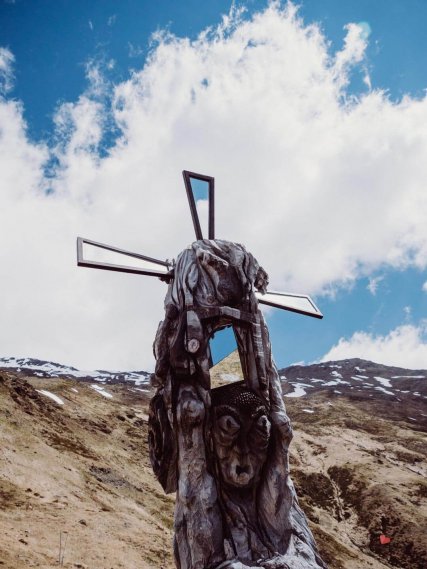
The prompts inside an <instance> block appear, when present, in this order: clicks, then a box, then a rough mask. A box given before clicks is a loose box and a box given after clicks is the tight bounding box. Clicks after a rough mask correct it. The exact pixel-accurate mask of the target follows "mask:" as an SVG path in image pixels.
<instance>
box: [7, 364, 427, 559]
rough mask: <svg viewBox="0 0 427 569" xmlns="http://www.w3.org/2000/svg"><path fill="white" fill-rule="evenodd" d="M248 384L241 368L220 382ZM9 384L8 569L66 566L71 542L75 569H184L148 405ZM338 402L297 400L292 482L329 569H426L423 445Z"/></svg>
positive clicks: (34, 382) (403, 427) (72, 386)
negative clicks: (238, 377)
mask: <svg viewBox="0 0 427 569" xmlns="http://www.w3.org/2000/svg"><path fill="white" fill-rule="evenodd" d="M237 372H238V366H236V361H235V358H234V359H233V357H231V358H230V359H229V361H228V362H227V361H226V360H223V362H221V363H220V364H219V365H218V367H217V369H216V377H217V380H220V381H223V380H224V378H223V377H222V378H221V377H220V375H221V374H223V373H237ZM0 377H1V378H2V379H0V452H1V455H0V456H1V463H0V535H1V536H2V539H1V540H0V567H2V566H4V567H7V569H21V568H23V567H36V566H37V567H40V568H42V569H43V568H46V569H47V568H48V567H49V568H51V567H53V566H55V565H57V564H58V563H57V560H58V554H59V539H60V533H61V532H63V538H65V535H67V536H68V538H67V544H66V549H65V556H64V567H68V568H78V567H80V568H81V567H87V568H88V569H111V568H114V569H119V568H120V569H136V567H138V568H146V567H172V566H173V561H172V547H171V537H172V532H171V526H172V515H173V514H172V510H173V498H171V497H169V496H165V495H164V494H163V492H162V490H161V489H160V486H159V485H158V484H157V482H156V481H155V479H154V477H153V475H152V472H151V468H150V465H149V460H148V456H147V444H146V436H147V426H146V412H147V402H148V399H147V395H146V394H144V393H143V392H141V391H137V390H134V389H133V388H132V387H130V386H128V385H115V386H108V387H107V388H106V389H107V391H110V392H111V393H112V394H113V396H114V397H113V399H107V398H104V397H102V396H101V395H100V394H98V393H96V392H95V391H94V390H93V389H91V387H90V385H89V384H82V383H81V382H76V381H73V380H55V379H36V378H30V379H28V381H25V380H24V379H18V378H15V377H14V376H13V374H11V373H9V374H2V376H0ZM217 380H215V381H217ZM35 388H37V389H48V390H49V391H52V392H54V393H56V394H58V395H59V396H60V397H62V398H63V400H64V403H65V404H64V406H59V405H57V404H56V403H54V402H53V401H51V400H50V399H48V398H46V397H45V396H43V395H41V394H39V393H38V392H37V391H36V390H35ZM75 390H77V392H76V391H75ZM329 403H332V405H330V404H329ZM329 403H328V401H326V398H325V395H324V394H322V393H318V394H315V396H310V398H307V397H302V398H297V399H286V404H287V408H288V413H289V415H290V417H291V419H292V422H293V427H294V431H295V437H294V441H293V443H292V446H291V451H292V452H291V463H292V477H293V479H294V482H295V484H296V487H297V489H298V494H299V496H300V501H301V505H302V506H303V508H304V510H305V511H306V513H307V514H308V517H309V519H310V522H311V527H312V529H313V531H314V533H315V535H316V538H317V541H318V544H319V547H320V549H321V551H322V554H323V556H324V558H325V559H326V560H327V561H328V562H329V564H330V568H331V569H341V568H344V569H356V568H357V569H382V568H385V567H400V568H405V569H406V568H408V569H409V567H410V568H411V569H420V568H421V567H423V568H424V567H426V566H427V560H426V552H427V541H426V537H425V536H426V532H425V520H426V519H427V485H426V482H425V475H426V453H427V449H426V442H425V433H423V432H420V431H415V430H413V429H412V428H411V426H410V425H408V424H407V423H405V422H398V421H390V420H389V419H387V418H384V417H381V416H377V415H374V414H373V413H372V411H371V410H370V408H369V407H367V405H368V404H367V403H366V402H363V407H358V406H357V402H354V401H350V400H348V399H347V398H346V397H344V396H335V397H334V398H333V400H331V401H330V402H329ZM307 409H309V410H312V411H314V412H313V413H308V412H307ZM64 532H68V533H67V534H65V533H64ZM381 532H384V533H385V534H386V535H388V536H390V537H391V538H392V541H391V543H390V544H389V545H386V546H381V545H380V544H379V539H378V537H379V534H380V533H381Z"/></svg>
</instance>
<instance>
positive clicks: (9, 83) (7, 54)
mask: <svg viewBox="0 0 427 569" xmlns="http://www.w3.org/2000/svg"><path fill="white" fill-rule="evenodd" d="M14 60H15V58H14V56H13V53H12V52H11V51H10V50H9V49H7V48H5V47H0V95H5V94H6V93H8V92H9V91H10V90H11V89H12V87H13V79H14V78H13V68H12V66H13V62H14Z"/></svg>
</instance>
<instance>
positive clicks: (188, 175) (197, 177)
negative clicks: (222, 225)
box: [182, 170, 215, 240]
mask: <svg viewBox="0 0 427 569" xmlns="http://www.w3.org/2000/svg"><path fill="white" fill-rule="evenodd" d="M182 175H183V177H184V184H185V189H186V191H187V198H188V203H189V206H190V212H191V217H192V220H193V226H194V231H195V233H196V239H197V240H200V239H203V238H204V237H203V233H202V229H201V227H200V220H199V215H198V213H197V207H196V200H195V199H194V194H193V189H192V187H191V178H194V179H195V180H201V181H202V182H208V184H209V228H208V239H215V178H213V177H212V176H205V175H204V174H197V173H196V172H190V171H189V170H183V171H182Z"/></svg>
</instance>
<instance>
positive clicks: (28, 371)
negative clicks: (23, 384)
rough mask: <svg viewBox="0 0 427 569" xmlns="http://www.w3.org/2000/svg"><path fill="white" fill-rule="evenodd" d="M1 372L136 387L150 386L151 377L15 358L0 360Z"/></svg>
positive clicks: (141, 373)
mask: <svg viewBox="0 0 427 569" xmlns="http://www.w3.org/2000/svg"><path fill="white" fill-rule="evenodd" d="M0 370H11V371H14V372H16V373H18V374H21V375H22V376H36V377H59V378H64V379H67V378H73V379H79V380H81V381H97V382H100V383H107V384H114V383H124V382H131V383H133V384H134V385H149V383H150V375H151V374H150V373H148V372H146V371H105V370H95V371H82V370H78V369H76V368H74V367H71V366H66V365H63V364H58V363H55V362H46V361H43V360H38V359H34V358H14V357H8V358H0Z"/></svg>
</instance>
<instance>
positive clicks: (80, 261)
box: [77, 237, 171, 277]
mask: <svg viewBox="0 0 427 569" xmlns="http://www.w3.org/2000/svg"><path fill="white" fill-rule="evenodd" d="M84 243H87V244H88V245H93V246H94V247H99V248H100V249H106V250H107V251H112V252H114V253H120V254H123V255H126V256H128V257H133V258H135V259H141V260H143V261H148V262H150V263H154V264H157V265H159V266H161V267H165V268H164V269H162V270H160V269H159V270H156V269H148V268H147V269H138V268H135V267H129V266H126V265H115V264H112V263H100V262H99V261H88V260H85V259H84V257H83V244H84ZM77 266H79V267H87V268H91V269H102V270H104V271H115V272H120V273H130V274H135V275H148V276H153V277H165V275H167V274H168V271H169V270H170V268H171V266H170V265H169V263H167V262H166V261H159V260H158V259H153V258H152V257H147V256H146V255H140V254H139V253H131V252H129V251H125V250H124V249H119V248H117V247H112V246H111V245H105V244H103V243H98V242H96V241H91V240H89V239H84V238H83V237H77Z"/></svg>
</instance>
